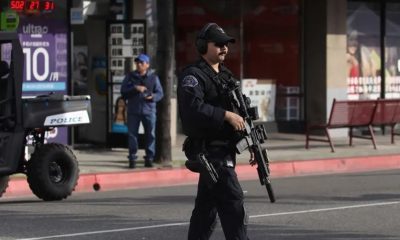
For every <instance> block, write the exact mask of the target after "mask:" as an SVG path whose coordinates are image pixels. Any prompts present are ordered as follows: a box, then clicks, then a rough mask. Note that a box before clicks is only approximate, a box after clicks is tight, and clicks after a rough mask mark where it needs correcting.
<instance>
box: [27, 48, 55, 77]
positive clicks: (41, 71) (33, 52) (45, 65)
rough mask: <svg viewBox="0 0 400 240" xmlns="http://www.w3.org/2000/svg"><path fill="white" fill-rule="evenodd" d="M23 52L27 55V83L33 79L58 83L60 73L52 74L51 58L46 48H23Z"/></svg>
mask: <svg viewBox="0 0 400 240" xmlns="http://www.w3.org/2000/svg"><path fill="white" fill-rule="evenodd" d="M23 52H24V55H25V67H26V69H25V70H26V71H25V72H26V81H31V80H32V77H33V79H35V80H37V81H45V80H49V81H58V73H57V72H50V57H49V52H48V51H47V49H46V48H43V47H39V48H35V49H32V48H23ZM39 67H40V68H39ZM49 77H50V78H49Z"/></svg>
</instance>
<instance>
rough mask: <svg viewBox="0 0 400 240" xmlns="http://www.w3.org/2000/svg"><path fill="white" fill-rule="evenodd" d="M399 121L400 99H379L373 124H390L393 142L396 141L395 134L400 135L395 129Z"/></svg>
mask: <svg viewBox="0 0 400 240" xmlns="http://www.w3.org/2000/svg"><path fill="white" fill-rule="evenodd" d="M397 123H400V99H378V100H377V107H376V112H375V115H374V118H373V119H372V123H371V125H373V126H384V125H388V126H390V128H391V129H390V135H391V142H392V143H394V136H395V135H400V134H399V133H396V132H395V129H394V128H395V126H396V124H397Z"/></svg>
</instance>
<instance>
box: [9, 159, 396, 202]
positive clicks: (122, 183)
mask: <svg viewBox="0 0 400 240" xmlns="http://www.w3.org/2000/svg"><path fill="white" fill-rule="evenodd" d="M270 169H271V177H272V178H280V177H291V176H301V175H313V174H332V173H350V172H363V171H373V170H388V169H400V155H385V156H371V157H350V158H336V159H317V160H299V161H284V162H272V163H271V164H270ZM236 172H237V174H238V177H239V180H255V179H258V175H257V170H256V167H252V166H250V165H247V164H242V165H238V166H236ZM197 181H198V174H197V173H193V172H190V171H189V170H187V169H186V168H173V169H150V170H141V171H132V172H126V171H125V172H112V173H87V174H81V175H80V176H79V180H78V185H77V187H76V188H75V192H93V191H109V190H118V189H139V188H150V187H165V186H177V185H189V184H196V183H197ZM32 195H33V194H32V192H31V190H30V188H29V186H28V183H27V181H26V179H25V178H18V179H11V180H10V182H9V186H8V188H7V191H6V193H5V194H4V197H19V196H32Z"/></svg>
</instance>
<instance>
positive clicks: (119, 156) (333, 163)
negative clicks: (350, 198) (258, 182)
mask: <svg viewBox="0 0 400 240" xmlns="http://www.w3.org/2000/svg"><path fill="white" fill-rule="evenodd" d="M184 138H185V137H184V136H183V135H178V136H177V141H176V144H175V145H174V146H173V147H172V148H171V152H172V162H170V163H166V164H155V166H154V168H151V169H149V168H144V166H143V165H144V161H143V156H144V151H143V150H139V153H138V156H139V159H138V164H137V168H136V169H129V168H128V160H127V157H126V156H127V155H128V150H127V149H99V148H90V147H85V148H75V149H73V151H74V153H75V155H76V157H77V159H78V161H79V167H80V173H81V174H80V178H79V182H78V186H77V187H76V189H75V191H76V192H88V191H102V190H115V189H124V188H146V187H159V186H171V185H181V184H188V183H191V184H195V183H196V182H197V179H198V175H197V174H196V173H192V172H190V171H188V170H187V169H185V168H184V161H185V156H184V153H183V152H182V150H181V148H182V143H183V140H184ZM396 140H397V142H396V143H395V144H391V142H390V135H389V134H386V135H382V134H381V133H376V142H377V149H374V148H373V145H372V143H371V141H370V140H365V139H354V140H353V146H349V145H348V138H334V139H333V142H334V144H335V148H336V151H335V152H333V153H332V152H331V150H330V147H329V144H328V143H323V142H310V149H308V150H307V149H305V148H304V146H305V135H304V134H286V133H271V134H269V139H268V140H267V142H266V143H265V144H264V145H263V146H264V147H266V148H267V149H268V155H269V159H270V162H271V165H270V168H271V177H272V178H277V177H285V176H298V175H309V174H326V173H338V172H354V171H373V170H381V169H397V168H400V148H399V145H400V137H398V138H397V139H396ZM248 159H249V153H248V152H245V153H242V154H240V155H238V165H237V167H236V170H237V173H238V176H239V179H241V180H254V179H257V178H258V175H257V172H256V169H255V168H254V167H251V166H250V165H249V164H248ZM27 194H31V192H30V190H29V187H28V185H27V183H26V179H25V178H24V176H21V175H19V176H16V177H12V180H11V181H10V184H9V187H8V189H7V191H6V193H5V194H4V197H16V196H25V195H27Z"/></svg>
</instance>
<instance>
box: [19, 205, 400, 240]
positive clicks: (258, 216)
mask: <svg viewBox="0 0 400 240" xmlns="http://www.w3.org/2000/svg"><path fill="white" fill-rule="evenodd" d="M395 204H400V201H393V202H378V203H369V204H359V205H349V206H342V207H334V208H318V209H309V210H302V211H291V212H280V213H269V214H260V215H252V216H250V218H263V217H273V216H283V215H294V214H305V213H316V212H328V211H337V210H346V209H354V208H365V207H377V206H388V205H395ZM185 225H189V222H180V223H169V224H159V225H150V226H142V227H132V228H120V229H111V230H103V231H91V232H81V233H71V234H62V235H52V236H44V237H35V238H21V239H18V240H41V239H51V238H63V237H77V236H85V235H94V234H102V233H113V232H127V231H135V230H142V229H150V228H164V227H176V226H185Z"/></svg>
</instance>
